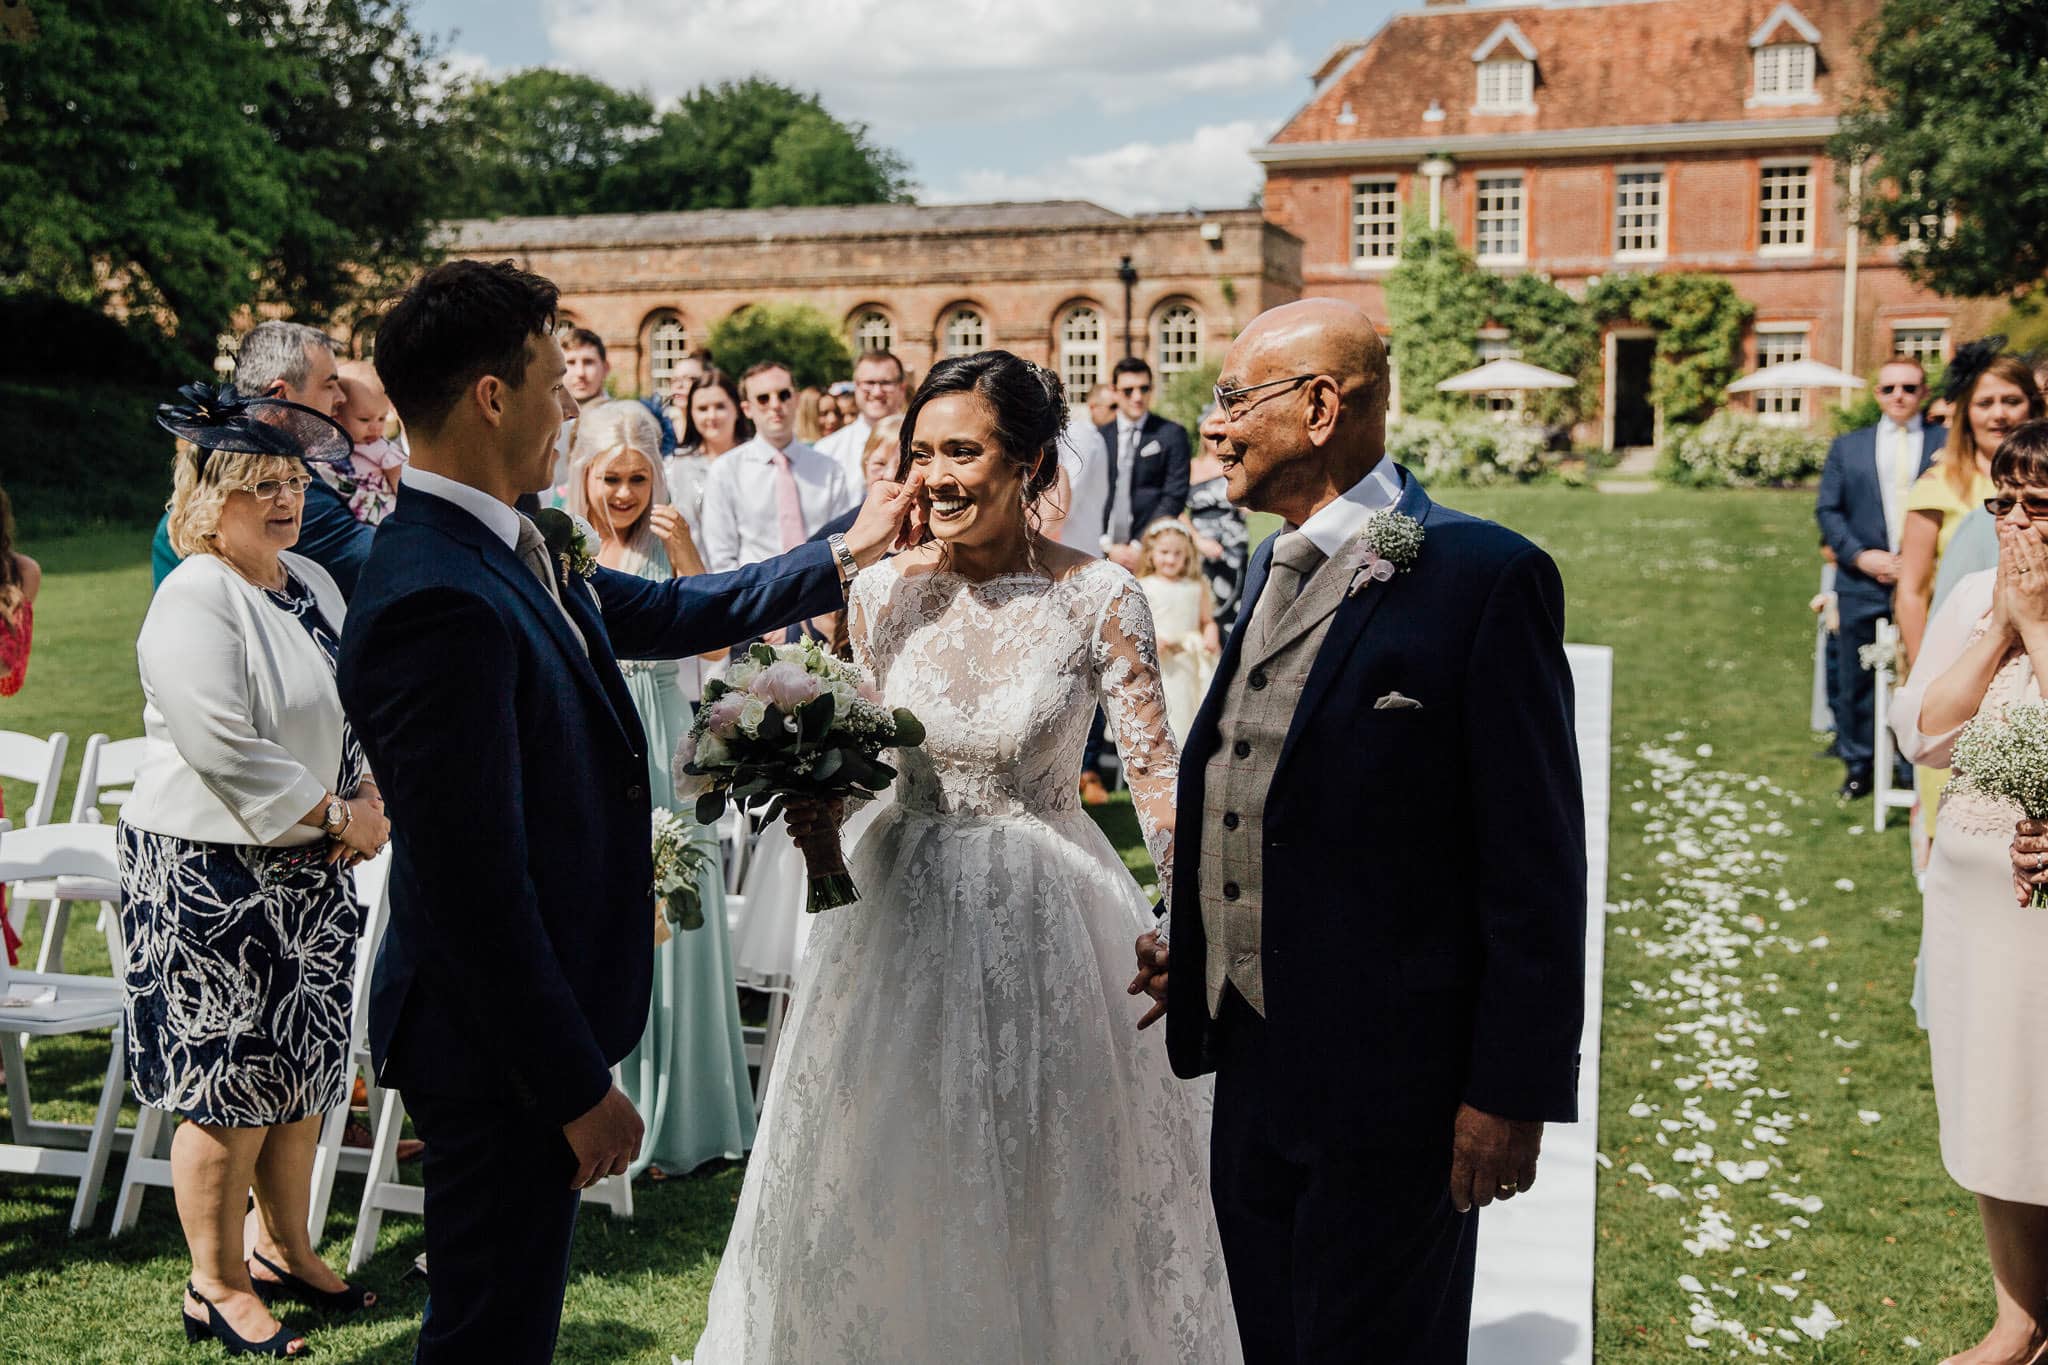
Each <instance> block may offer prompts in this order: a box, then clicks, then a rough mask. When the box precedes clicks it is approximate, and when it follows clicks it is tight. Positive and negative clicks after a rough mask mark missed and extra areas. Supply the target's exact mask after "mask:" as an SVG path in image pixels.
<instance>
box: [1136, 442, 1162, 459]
mask: <svg viewBox="0 0 2048 1365" xmlns="http://www.w3.org/2000/svg"><path fill="white" fill-rule="evenodd" d="M1158 453H1159V442H1157V441H1147V442H1145V448H1144V449H1143V450H1140V451H1139V452H1138V458H1139V459H1141V460H1142V459H1146V458H1148V457H1150V456H1153V455H1157V454H1158Z"/></svg>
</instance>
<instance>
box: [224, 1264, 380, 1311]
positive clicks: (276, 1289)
mask: <svg viewBox="0 0 2048 1365" xmlns="http://www.w3.org/2000/svg"><path fill="white" fill-rule="evenodd" d="M250 1256H251V1258H252V1259H253V1260H254V1261H255V1262H256V1264H257V1265H260V1266H262V1267H263V1268H264V1269H265V1270H267V1271H269V1272H270V1273H271V1274H273V1275H275V1276H277V1278H276V1279H274V1280H266V1279H264V1278H262V1277H261V1276H259V1275H258V1274H257V1273H256V1271H255V1268H254V1267H253V1266H252V1267H251V1268H250V1270H249V1283H250V1284H252V1285H254V1286H255V1287H256V1297H257V1298H259V1299H261V1300H263V1302H264V1303H265V1304H266V1305H267V1304H269V1303H270V1301H271V1300H272V1299H275V1298H279V1297H283V1298H290V1299H296V1300H297V1301H298V1302H300V1303H303V1304H305V1305H306V1306H307V1307H309V1308H317V1309H319V1310H320V1311H321V1312H323V1313H359V1312H361V1311H362V1310H363V1309H365V1308H373V1307H375V1306H376V1303H377V1295H376V1292H375V1291H374V1290H369V1289H361V1288H358V1287H357V1286H355V1285H352V1284H348V1283H346V1282H344V1283H343V1285H342V1287H341V1288H339V1289H315V1288H314V1287H313V1286H312V1285H310V1284H307V1283H306V1282H305V1281H304V1280H302V1279H300V1278H299V1277H298V1276H296V1275H294V1274H292V1273H291V1272H290V1271H289V1270H286V1269H285V1268H284V1267H283V1266H281V1265H279V1264H277V1263H276V1262H275V1261H273V1260H271V1259H270V1258H269V1257H267V1256H265V1255H264V1254H263V1253H262V1252H260V1251H255V1252H251V1253H250Z"/></svg>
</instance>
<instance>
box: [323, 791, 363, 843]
mask: <svg viewBox="0 0 2048 1365" xmlns="http://www.w3.org/2000/svg"><path fill="white" fill-rule="evenodd" d="M353 819H355V812H354V811H352V810H350V809H349V808H348V802H346V801H344V800H342V799H341V798H340V797H338V796H330V797H328V798H327V818H326V819H325V820H322V821H321V822H320V829H321V831H322V832H323V833H325V834H326V835H328V836H329V837H331V838H336V839H339V838H340V837H341V836H342V835H344V834H346V833H348V826H349V822H350V821H351V820H353Z"/></svg>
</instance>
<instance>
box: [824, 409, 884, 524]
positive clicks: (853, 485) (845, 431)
mask: <svg viewBox="0 0 2048 1365" xmlns="http://www.w3.org/2000/svg"><path fill="white" fill-rule="evenodd" d="M873 430H874V428H873V427H872V426H870V425H869V424H868V419H867V418H865V417H855V418H854V419H853V420H852V421H851V422H849V423H847V424H846V425H845V426H843V427H841V428H839V430H837V431H835V432H833V433H832V434H831V435H830V436H827V437H825V438H824V439H823V440H821V441H819V442H818V444H817V445H816V446H815V447H813V448H814V449H815V450H816V451H817V452H818V453H819V454H820V455H829V456H831V457H832V458H833V459H834V460H836V461H837V462H838V464H839V468H840V470H841V471H842V472H843V473H844V474H845V475H846V486H847V487H848V488H849V489H852V490H854V492H855V494H856V496H855V498H854V502H859V501H860V497H859V495H860V494H864V493H866V491H867V486H868V476H867V471H866V470H865V469H862V468H861V457H862V456H863V455H864V454H865V453H866V451H867V445H868V433H869V432H871V431H873ZM847 506H848V507H850V506H852V503H849V504H847ZM839 510H840V511H842V512H844V511H845V510H847V509H846V508H845V507H842V508H840V509H839Z"/></svg>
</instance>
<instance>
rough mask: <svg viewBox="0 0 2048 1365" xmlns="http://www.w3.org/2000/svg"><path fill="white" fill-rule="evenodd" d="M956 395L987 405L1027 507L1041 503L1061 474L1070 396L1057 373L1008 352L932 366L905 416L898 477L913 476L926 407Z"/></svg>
mask: <svg viewBox="0 0 2048 1365" xmlns="http://www.w3.org/2000/svg"><path fill="white" fill-rule="evenodd" d="M956 393H971V394H973V395H974V396H975V397H977V398H979V399H981V401H982V402H984V403H986V404H988V410H989V412H990V413H991V414H992V415H993V416H994V418H995V436H996V443H997V444H998V445H1000V446H1001V447H1002V448H1003V460H1004V462H1005V463H1007V464H1008V465H1009V466H1010V467H1011V468H1012V469H1015V470H1016V471H1017V473H1018V474H1019V475H1020V476H1021V477H1022V478H1023V480H1024V502H1025V505H1026V506H1029V505H1031V504H1032V503H1035V502H1037V501H1038V498H1039V496H1040V495H1041V494H1043V493H1044V492H1045V491H1046V490H1047V489H1049V488H1051V487H1052V486H1053V484H1054V483H1055V482H1057V481H1058V479H1059V476H1060V452H1059V440H1060V433H1061V432H1062V431H1064V430H1066V426H1067V395H1066V390H1065V388H1064V387H1063V386H1062V385H1061V384H1060V377H1059V376H1058V375H1056V374H1054V373H1053V372H1052V371H1051V370H1048V369H1046V368H1045V367H1044V366H1043V365H1034V364H1032V363H1031V362H1030V361H1028V360H1020V359H1018V358H1017V357H1016V356H1014V355H1011V354H1010V353H1009V352H1008V351H976V352H975V353H974V354H973V355H956V356H952V357H949V358H948V359H945V360H941V361H940V362H939V363H938V364H936V365H934V366H932V368H931V373H929V374H927V375H926V376H925V377H924V383H922V384H919V385H918V386H917V394H916V396H915V397H913V398H912V399H911V400H910V406H909V408H907V409H906V410H905V411H904V413H903V435H902V437H901V438H900V440H899V443H898V444H899V448H900V450H901V452H902V453H901V455H900V456H899V457H898V459H897V463H896V477H897V478H898V479H904V478H908V477H909V475H910V443H911V442H912V441H913V440H914V439H915V438H916V436H917V415H918V414H919V413H920V412H922V411H923V410H924V405H925V404H927V403H929V402H931V401H932V400H933V399H934V398H944V397H946V396H948V395H949V394H956Z"/></svg>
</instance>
